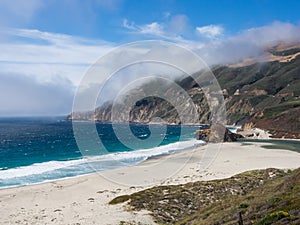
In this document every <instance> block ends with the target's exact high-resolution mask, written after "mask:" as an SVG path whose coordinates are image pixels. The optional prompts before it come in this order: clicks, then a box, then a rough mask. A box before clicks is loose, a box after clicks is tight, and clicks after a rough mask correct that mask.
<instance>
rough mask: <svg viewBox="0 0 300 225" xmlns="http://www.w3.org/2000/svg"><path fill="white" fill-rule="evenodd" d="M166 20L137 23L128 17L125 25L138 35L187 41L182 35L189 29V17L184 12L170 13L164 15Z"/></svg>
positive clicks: (124, 22)
mask: <svg viewBox="0 0 300 225" xmlns="http://www.w3.org/2000/svg"><path fill="white" fill-rule="evenodd" d="M163 17H164V19H165V20H166V21H164V22H158V21H154V22H151V23H148V24H141V25H137V24H136V23H135V22H133V21H128V19H124V20H123V27H124V28H126V29H128V30H129V31H130V32H131V33H133V34H136V35H144V36H150V37H151V38H160V39H164V40H168V41H172V42H177V43H181V42H182V43H184V42H186V41H185V40H184V39H183V38H182V35H183V34H185V33H186V32H187V31H188V27H189V25H188V17H187V16H186V15H183V14H178V15H174V16H172V15H171V14H170V13H168V12H167V13H164V15H163Z"/></svg>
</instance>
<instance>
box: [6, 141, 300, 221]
mask: <svg viewBox="0 0 300 225" xmlns="http://www.w3.org/2000/svg"><path fill="white" fill-rule="evenodd" d="M262 145H267V144H266V143H256V142H251V143H250V144H243V143H223V144H209V145H206V146H201V147H197V148H195V150H191V151H188V150H187V151H182V152H179V153H175V154H172V155H169V156H162V157H157V158H153V159H150V160H147V161H145V162H143V163H141V164H139V165H136V166H129V167H123V168H119V169H115V170H110V171H105V172H102V173H99V174H98V173H97V174H92V175H85V176H80V177H75V178H69V179H64V180H58V181H54V182H48V183H43V184H37V185H30V186H24V187H18V188H10V189H3V190H0V206H1V209H0V215H1V217H0V224H100V225H102V224H103V225H106V224H111V225H115V224H117V225H118V224H122V221H126V222H131V223H132V224H138V223H139V222H140V223H139V224H155V223H154V222H153V220H152V218H151V216H149V215H148V212H146V211H144V212H133V211H126V204H119V205H109V204H108V202H109V201H110V200H112V199H113V198H114V197H116V196H119V195H123V194H131V193H134V192H136V191H140V190H142V189H145V188H147V187H152V186H155V185H162V184H165V185H166V184H179V183H187V182H191V181H199V180H212V179H221V178H227V177H230V176H232V175H235V174H237V173H241V172H244V171H248V170H253V169H264V168H270V167H273V168H280V169H295V168H298V167H300V154H299V153H297V152H292V151H288V150H279V149H278V150H277V149H272V150H271V149H265V148H262V147H261V146H262Z"/></svg>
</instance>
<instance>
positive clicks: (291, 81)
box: [69, 47, 300, 137]
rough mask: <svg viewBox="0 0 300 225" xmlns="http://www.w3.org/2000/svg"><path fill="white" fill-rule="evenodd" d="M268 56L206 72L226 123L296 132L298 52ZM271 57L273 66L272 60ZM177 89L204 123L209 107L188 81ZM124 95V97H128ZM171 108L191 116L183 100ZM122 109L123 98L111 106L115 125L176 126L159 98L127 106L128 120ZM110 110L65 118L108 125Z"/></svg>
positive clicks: (299, 100) (175, 119)
mask: <svg viewBox="0 0 300 225" xmlns="http://www.w3.org/2000/svg"><path fill="white" fill-rule="evenodd" d="M269 54H270V55H271V56H273V58H272V57H270V58H271V60H267V62H263V63H261V62H260V63H253V64H251V65H245V66H243V65H241V64H239V66H237V65H235V66H233V65H227V66H218V67H215V68H213V69H212V71H213V73H214V75H215V76H216V78H217V80H218V82H219V84H220V86H221V88H222V89H223V95H224V100H225V105H226V112H227V123H228V124H240V125H243V124H245V123H246V122H249V121H251V122H252V123H253V125H254V126H257V127H260V128H262V129H267V130H278V129H279V128H282V127H285V129H284V131H293V132H298V133H300V125H299V124H300V121H299V119H298V118H300V113H299V112H300V98H299V96H300V48H288V49H280V51H279V50H276V48H275V47H274V48H272V49H271V50H269ZM280 56H282V57H280ZM276 57H277V58H276ZM274 58H275V61H272V60H274ZM282 58H284V60H283V59H282ZM153 82H154V83H152V84H151V83H150V84H149V83H148V84H145V85H143V86H141V87H139V88H138V89H139V90H138V91H143V89H144V88H149V87H151V86H154V84H155V81H153ZM177 84H178V85H179V86H181V87H182V88H183V89H184V90H185V92H186V93H187V94H188V95H189V98H190V99H191V100H192V102H193V103H194V104H195V107H196V111H197V113H199V118H197V122H199V123H210V121H209V119H210V113H211V112H210V109H209V105H208V102H207V99H206V98H205V95H204V94H203V92H202V90H201V88H200V87H199V86H198V85H197V83H196V82H195V81H194V80H193V79H192V78H191V77H187V78H184V79H182V80H177ZM155 85H157V84H155ZM168 91H171V90H169V89H168V88H166V92H168ZM171 94H172V93H171ZM177 94H178V93H177ZM128 96H129V97H128ZM128 96H127V97H128V98H130V95H128ZM174 96H176V95H175V93H174ZM177 96H178V95H177ZM176 104H177V105H180V106H181V108H185V109H186V112H185V113H186V114H191V115H192V114H195V112H193V111H188V110H189V109H190V108H191V107H189V106H190V105H189V104H190V102H187V101H186V99H185V98H182V99H181V97H180V95H179V97H178V99H176ZM125 106H126V99H125V100H124V102H123V104H119V105H117V106H116V109H117V111H118V116H117V120H118V121H128V120H129V121H132V122H143V123H148V122H150V121H151V118H154V117H159V118H162V119H163V120H164V121H165V122H167V123H175V124H179V123H181V122H182V121H180V118H179V115H178V112H177V110H176V109H175V108H174V106H173V105H172V104H171V103H170V102H167V101H166V100H164V99H162V98H159V97H155V96H152V97H151V96H150V97H146V98H142V99H139V100H138V101H137V102H136V104H135V105H134V106H132V107H131V109H130V113H129V117H128V115H125V113H124V112H126V110H125V108H126V107H125ZM124 107H125V108H124ZM111 108H112V105H111V104H110V103H107V104H104V105H102V106H100V107H99V108H97V109H96V111H95V113H91V112H89V113H73V114H72V115H70V116H69V118H70V119H84V120H86V119H90V120H93V119H96V120H100V121H110V120H111ZM275 121H277V122H275ZM279 121H282V122H279ZM274 135H275V134H274ZM277 136H278V134H277ZM279 136H280V135H279ZM297 137H298V136H297Z"/></svg>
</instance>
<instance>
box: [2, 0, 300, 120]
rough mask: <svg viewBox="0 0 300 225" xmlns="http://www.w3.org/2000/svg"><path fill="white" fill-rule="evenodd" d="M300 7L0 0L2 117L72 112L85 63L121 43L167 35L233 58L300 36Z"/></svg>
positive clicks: (254, 0)
mask: <svg viewBox="0 0 300 225" xmlns="http://www.w3.org/2000/svg"><path fill="white" fill-rule="evenodd" d="M299 12H300V1H297V0H286V1H281V0H277V1H274V0H273V1H271V0H251V1H247V0H244V1H242V0H235V1H234V0H227V1H225V0H206V1H202V0H198V1H197V0H190V1H183V0H148V1H146V0H140V1H137V0H86V1H83V0H49V1H46V0H44V1H43V0H26V1H25V0H14V1H11V0H0V48H1V51H0V64H1V65H0V96H1V97H0V105H1V106H2V107H1V108H0V116H1V115H2V116H6V115H33V114H34V115H46V114H51V115H52V114H65V113H68V112H70V109H71V105H72V98H73V95H74V90H75V89H76V87H77V86H78V84H79V82H80V80H81V78H82V77H83V76H84V74H85V72H86V70H87V69H88V67H89V66H90V65H91V64H93V63H94V62H95V61H96V60H97V59H98V58H99V57H100V56H102V55H104V54H106V53H107V52H109V51H110V50H111V49H112V48H114V47H116V46H118V45H120V44H125V43H128V42H131V41H140V40H149V39H159V40H166V41H170V42H173V43H176V44H180V45H183V46H185V47H187V48H189V49H191V50H192V51H194V52H196V53H197V54H199V55H200V56H201V57H202V58H203V59H204V60H205V61H206V62H207V63H208V64H209V65H211V64H220V63H231V62H236V61H239V60H241V59H243V58H245V57H256V56H258V55H259V54H260V51H261V49H262V48H263V47H265V46H267V45H268V44H270V43H275V42H279V41H297V40H300V16H299ZM4 90H5V92H4ZM7 96H10V98H9V100H8V97H7ZM57 99H59V101H58V100H57ZM28 102H30V104H28ZM24 108H26V110H24Z"/></svg>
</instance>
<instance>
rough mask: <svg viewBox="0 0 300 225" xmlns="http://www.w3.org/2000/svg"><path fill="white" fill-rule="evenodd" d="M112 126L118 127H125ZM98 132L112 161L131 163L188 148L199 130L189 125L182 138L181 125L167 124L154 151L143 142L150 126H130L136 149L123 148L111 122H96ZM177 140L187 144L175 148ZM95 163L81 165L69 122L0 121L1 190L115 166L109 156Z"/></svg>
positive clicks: (80, 157) (53, 119)
mask: <svg viewBox="0 0 300 225" xmlns="http://www.w3.org/2000/svg"><path fill="white" fill-rule="evenodd" d="M82 124H84V122H82ZM115 126H120V128H122V126H125V125H124V124H117V125H115ZM160 127H161V125H156V126H155V125H154V129H156V132H159V131H160V130H162V131H164V130H163V129H161V128H160ZM96 128H97V131H98V135H99V138H100V140H101V142H102V144H103V146H104V147H105V149H106V153H105V154H107V155H112V156H113V158H114V161H116V160H117V161H118V160H120V161H121V160H123V161H126V162H129V163H132V164H134V163H138V162H140V161H143V160H146V159H147V158H148V157H151V156H153V155H160V154H168V153H171V152H172V151H175V150H180V149H185V148H186V147H190V146H192V145H193V143H194V140H193V141H190V140H191V139H192V138H193V134H194V131H195V130H196V129H198V128H199V127H197V126H195V127H192V126H190V127H188V131H190V132H187V133H185V134H184V135H183V134H182V133H181V130H182V127H181V126H167V129H166V133H164V134H161V135H163V136H164V138H163V140H162V142H161V143H160V144H159V145H158V146H157V147H153V146H151V143H148V142H147V138H148V137H149V136H150V135H151V131H150V129H149V126H148V125H146V124H134V123H132V124H130V129H131V132H132V134H133V135H134V136H135V137H137V138H139V139H141V140H144V142H143V144H141V145H140V146H138V149H131V148H129V147H128V146H125V145H124V144H123V143H122V142H121V141H120V140H119V139H118V138H117V136H116V135H115V133H114V130H113V127H112V124H111V123H96ZM179 139H180V140H181V141H183V142H185V143H184V144H182V145H178V144H177V145H174V144H175V143H176V142H178V141H179ZM94 147H95V148H96V146H90V148H91V149H87V151H88V150H92V148H94ZM145 149H146V150H145ZM139 150H141V151H139ZM121 153H122V154H121ZM94 162H95V165H93V166H92V167H90V166H88V165H87V163H86V161H84V158H83V156H82V153H81V151H80V150H79V149H78V147H77V144H76V140H75V138H74V134H73V129H72V122H71V121H66V120H64V118H62V117H56V118H15V119H11V118H9V119H8V118H3V119H0V187H9V186H18V185H24V184H31V183H37V182H43V181H46V180H53V179H59V178H64V177H70V176H76V175H81V174H86V173H91V172H94V170H95V169H96V170H105V169H110V168H114V167H115V166H116V165H115V163H114V162H113V161H112V160H111V159H108V158H107V156H106V157H105V156H101V157H96V156H95V160H94ZM99 162H100V163H99ZM89 163H90V162H89Z"/></svg>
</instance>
